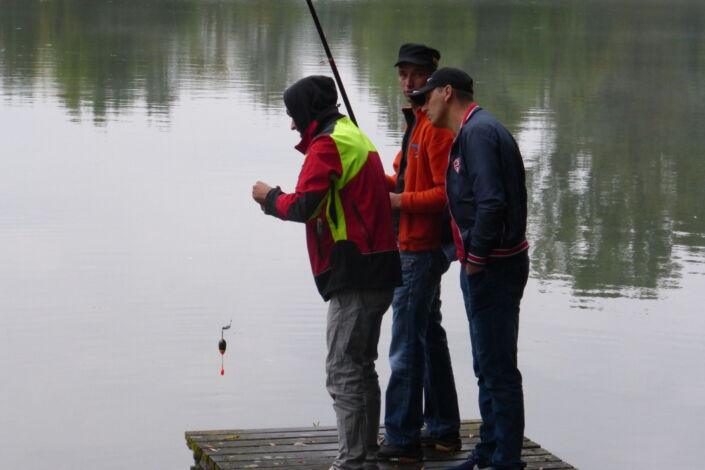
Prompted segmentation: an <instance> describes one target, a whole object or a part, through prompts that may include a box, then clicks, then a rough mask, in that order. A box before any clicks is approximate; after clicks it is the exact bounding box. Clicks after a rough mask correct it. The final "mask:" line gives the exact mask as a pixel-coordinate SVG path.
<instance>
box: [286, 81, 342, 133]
mask: <svg viewBox="0 0 705 470" xmlns="http://www.w3.org/2000/svg"><path fill="white" fill-rule="evenodd" d="M337 103H338V92H337V90H336V89H335V82H334V81H333V79H332V78H330V77H326V76H323V75H312V76H310V77H306V78H302V79H301V80H299V81H298V82H296V83H294V84H293V85H291V86H290V87H289V88H287V89H286V91H285V92H284V105H285V106H286V110H287V112H288V113H289V115H290V116H291V118H292V119H293V120H294V124H296V128H297V129H298V130H299V133H300V134H302V135H303V133H304V132H306V130H307V129H308V127H309V126H310V125H311V123H312V122H313V121H315V120H317V119H318V120H319V121H320V117H321V116H323V115H326V116H327V115H329V114H333V113H334V112H335V113H337V109H338V108H337Z"/></svg>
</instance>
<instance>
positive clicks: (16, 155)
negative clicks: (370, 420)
mask: <svg viewBox="0 0 705 470" xmlns="http://www.w3.org/2000/svg"><path fill="white" fill-rule="evenodd" d="M316 5H317V8H319V15H320V17H321V21H322V23H323V25H324V28H325V29H326V31H327V33H328V37H329V40H330V43H331V47H332V49H333V51H334V54H335V56H336V61H337V62H338V65H339V67H340V69H341V74H342V76H343V79H344V81H345V84H346V87H347V89H348V93H349V95H350V99H351V102H352V103H353V106H354V110H355V114H356V115H357V118H358V121H359V123H360V126H361V127H362V128H363V129H364V130H365V131H366V132H367V133H368V134H369V136H370V137H371V139H372V141H373V142H375V144H376V146H377V147H378V149H379V151H380V153H381V155H382V158H383V161H384V163H385V166H386V168H387V170H388V171H391V163H392V160H393V157H394V154H395V152H396V149H397V148H398V146H399V144H400V141H401V133H402V118H401V114H400V112H399V107H400V106H401V105H402V104H403V102H402V97H401V94H400V92H399V90H398V86H397V82H396V75H395V69H394V68H393V66H392V65H393V64H394V62H395V59H396V54H397V50H398V47H399V45H400V44H401V43H403V42H408V41H414V42H425V43H428V44H430V45H433V46H434V47H436V48H438V49H440V50H441V52H442V54H443V57H442V59H441V62H442V64H444V65H453V66H457V67H461V68H464V69H466V70H468V71H469V72H470V74H471V75H472V76H473V77H474V79H475V82H476V98H477V100H478V102H479V103H480V105H481V106H483V107H485V108H486V109H488V110H490V111H491V112H493V113H494V114H495V115H496V116H498V117H499V118H500V119H501V120H502V121H503V122H504V123H505V124H506V125H507V127H508V128H509V129H510V130H511V131H512V132H513V133H514V134H515V136H516V137H517V140H518V142H519V144H520V147H521V149H522V152H523V154H524V158H525V164H526V168H527V174H528V185H529V214H530V220H529V239H530V243H531V245H532V249H531V258H532V271H531V278H530V281H529V284H528V286H527V290H526V295H525V299H524V302H523V306H522V307H523V310H522V331H521V338H520V344H519V349H520V366H521V369H522V372H523V374H524V380H525V394H526V414H527V427H526V434H527V435H528V436H530V437H531V438H532V439H534V440H536V441H538V442H540V443H541V444H542V445H544V447H546V448H548V449H550V450H551V451H553V452H555V453H556V454H557V455H559V456H560V457H562V458H564V459H565V460H567V461H569V462H570V463H572V464H573V465H575V466H576V467H578V468H583V469H589V468H595V469H597V468H599V469H628V468H663V467H668V468H688V469H697V468H702V462H703V459H704V458H705V451H704V450H703V446H702V443H701V439H702V435H703V434H704V433H705V404H704V403H703V400H702V398H703V396H705V333H704V331H705V315H703V304H704V302H705V205H704V204H703V201H704V200H705V158H704V157H705V155H704V154H705V132H703V129H705V88H703V86H702V83H703V77H705V5H704V4H703V3H702V2H700V1H690V0H678V1H666V0H662V1H659V0H645V1H632V0H624V1H614V2H612V1H606V0H603V1H600V0H591V1H581V2H579V1H557V0H556V1H540V2H539V1H531V2H520V1H508V0H500V1H491V2H490V1H451V0H438V1H434V2H426V1H424V2H422V1H419V0H406V1H391V0H390V1H385V2H373V1H369V0H351V1H328V2H321V1H319V2H317V3H316ZM324 59H325V55H324V53H323V49H322V47H321V45H320V42H319V40H318V37H317V35H316V31H315V29H314V26H313V22H312V21H311V18H310V17H309V15H308V10H307V8H306V5H305V2H304V1H303V0H300V1H299V0H296V1H294V0H279V1H274V0H252V1H215V0H206V1H195V0H163V1H159V0H154V1H152V2H151V3H146V2H142V1H138V0H112V1H101V2H97V1H95V0H73V1H69V0H66V1H60V0H46V1H35V0H0V126H1V127H0V128H1V129H2V131H1V133H0V374H1V375H2V384H1V385H0V459H1V460H2V467H3V468H20V467H21V468H29V469H40V468H52V469H76V468H86V469H88V468H101V469H124V468H158V469H162V468H163V469H167V468H187V467H188V465H189V464H190V461H191V455H190V452H189V451H188V450H187V449H186V446H185V444H184V438H183V432H184V431H185V430H191V429H210V428H233V427H247V428H250V427H278V426H306V425H311V424H312V423H321V424H331V423H333V422H334V415H333V411H332V408H331V403H330V398H329V397H328V396H327V394H326V391H325V388H324V354H325V343H324V321H325V309H326V306H325V305H324V304H323V302H322V301H321V300H320V298H319V297H318V296H317V294H316V290H315V287H314V284H313V281H312V279H311V276H310V272H309V264H308V259H307V255H306V253H305V250H304V231H303V227H302V226H300V225H297V224H293V223H282V222H281V221H278V220H276V219H273V218H270V217H264V216H263V215H262V214H261V212H260V210H259V208H258V207H257V206H256V205H255V204H254V203H253V202H252V201H251V199H250V189H251V186H252V184H253V183H254V182H255V181H256V180H258V179H262V180H264V181H267V182H269V183H272V184H280V185H282V186H283V187H284V188H285V189H287V188H288V189H291V188H292V187H293V184H294V182H295V181H296V176H297V174H298V170H299V168H300V165H301V156H300V155H299V154H298V153H297V152H295V151H294V150H293V149H292V146H293V145H295V144H296V143H297V141H298V139H297V135H296V134H295V133H293V132H291V131H290V130H289V120H288V118H287V116H286V115H285V113H284V111H283V109H282V101H281V94H282V91H283V90H284V89H285V88H286V86H287V85H288V84H291V83H292V82H293V81H295V80H296V79H298V78H300V77H302V76H305V75H307V74H312V73H318V74H321V73H322V74H329V71H328V69H327V63H326V62H325V60H324ZM457 269H458V268H457V265H456V266H453V267H452V268H451V271H450V272H449V274H448V275H447V276H446V277H445V278H444V281H443V289H444V291H443V301H444V323H445V325H446V329H447V331H448V335H449V342H450V347H451V354H452V358H453V364H454V367H455V370H456V374H457V377H456V380H457V383H458V389H459V395H460V400H461V402H460V406H461V414H462V416H463V417H464V418H476V417H477V416H478V411H477V405H476V399H477V394H476V387H475V385H474V378H473V376H472V369H471V359H470V350H469V339H468V332H467V321H466V319H465V314H464V310H463V307H462V301H461V294H460V290H459V288H458V285H457V275H456V274H457ZM231 319H232V322H233V327H232V329H231V330H230V331H229V332H228V333H227V336H226V339H227V340H228V344H229V347H228V352H227V353H226V355H225V371H226V373H225V375H224V376H222V377H221V376H220V374H219V370H220V356H219V354H218V351H217V342H218V340H219V339H220V327H221V326H223V325H225V324H227V323H228V322H229V321H230V320H231ZM389 331H390V318H389V316H387V318H386V319H385V322H384V324H383V337H382V340H381V342H380V360H379V361H378V366H379V367H378V368H379V371H380V380H381V384H382V387H383V388H384V387H385V386H386V382H387V379H388V376H389V368H388V360H387V350H388V346H389Z"/></svg>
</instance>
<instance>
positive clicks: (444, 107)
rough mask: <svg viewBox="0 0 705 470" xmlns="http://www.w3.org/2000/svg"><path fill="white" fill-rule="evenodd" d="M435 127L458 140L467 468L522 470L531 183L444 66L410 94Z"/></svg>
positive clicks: (455, 189) (455, 191) (454, 177)
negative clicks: (469, 426)
mask: <svg viewBox="0 0 705 470" xmlns="http://www.w3.org/2000/svg"><path fill="white" fill-rule="evenodd" d="M412 98H413V99H415V100H416V101H417V103H424V110H425V111H426V114H427V116H428V118H429V119H430V120H431V122H432V123H433V125H434V126H436V127H443V128H447V129H450V130H451V131H452V132H454V133H455V141H454V143H453V147H452V148H451V152H450V158H449V164H448V171H447V174H446V192H447V195H448V205H449V208H450V212H451V219H452V225H453V227H452V228H453V237H454V240H455V245H456V253H457V256H458V259H459V260H460V261H461V263H462V265H463V266H462V269H461V272H460V285H461V288H462V291H463V297H464V300H465V310H466V313H467V316H468V321H469V322H470V341H471V344H472V354H473V369H474V371H475V375H476V376H477V380H478V386H479V405H480V414H481V416H482V425H481V427H480V442H479V443H478V444H477V445H476V446H475V449H474V450H473V451H472V452H471V454H470V456H469V458H468V460H467V461H466V462H464V463H463V464H461V465H459V466H457V467H453V468H454V469H455V470H470V469H473V468H476V467H477V468H484V467H489V466H492V468H495V469H521V468H523V467H524V466H525V464H524V462H522V460H521V448H522V441H523V435H524V398H523V391H522V379H521V373H520V372H519V369H518V367H517V339H518V335H519V304H520V301H521V297H522V295H523V293H524V287H525V285H526V281H527V278H528V273H529V257H528V247H529V245H528V243H527V241H526V212H527V211H526V183H525V174H524V165H523V163H522V158H521V153H520V152H519V148H518V146H517V144H516V142H515V141H514V138H513V137H512V135H511V134H510V133H509V131H507V129H506V128H505V127H504V126H502V124H500V123H499V121H497V119H495V117H494V116H492V115H491V114H490V113H488V112H487V111H484V110H483V109H482V108H480V107H478V106H477V104H476V103H475V102H474V101H473V81H472V78H470V76H469V75H468V74H466V73H465V72H463V71H461V70H458V69H452V68H443V69H439V70H437V71H436V72H435V73H434V74H433V75H431V77H429V79H428V81H427V82H426V85H425V86H424V87H422V88H421V89H419V90H417V91H415V92H414V93H413V94H412Z"/></svg>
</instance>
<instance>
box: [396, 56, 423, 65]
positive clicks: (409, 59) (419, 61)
mask: <svg viewBox="0 0 705 470" xmlns="http://www.w3.org/2000/svg"><path fill="white" fill-rule="evenodd" d="M401 64H415V65H424V66H429V67H430V66H431V65H433V64H432V63H429V62H428V61H427V60H423V59H418V58H416V57H400V58H399V60H398V61H397V63H396V64H394V66H395V67H399V66H400V65H401Z"/></svg>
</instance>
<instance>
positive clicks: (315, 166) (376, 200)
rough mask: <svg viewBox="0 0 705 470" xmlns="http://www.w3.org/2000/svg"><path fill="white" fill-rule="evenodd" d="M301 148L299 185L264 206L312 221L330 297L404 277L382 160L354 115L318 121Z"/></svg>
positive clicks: (313, 245) (317, 261)
mask: <svg viewBox="0 0 705 470" xmlns="http://www.w3.org/2000/svg"><path fill="white" fill-rule="evenodd" d="M297 149H298V150H300V151H301V152H303V153H304V154H305V155H306V157H305V159H304V163H303V167H302V168H301V173H300V174H299V179H298V182H297V183H296V191H295V192H293V193H291V194H285V193H283V192H282V191H281V189H280V188H278V187H277V188H274V189H272V190H271V191H270V192H269V194H268V195H267V199H266V201H265V204H264V210H265V212H266V213H267V214H271V215H275V216H276V217H279V218H281V219H285V220H294V221H298V222H305V223H306V242H307V245H308V252H309V257H310V259H311V268H312V270H313V275H314V277H315V280H316V285H317V287H318V290H319V292H320V294H321V296H323V298H324V299H326V300H327V299H328V298H330V295H331V294H332V293H334V292H335V291H337V290H340V289H344V288H387V287H396V286H398V285H399V284H400V283H401V270H400V263H399V253H398V251H397V246H396V240H395V237H394V229H393V227H392V214H391V206H390V204H389V195H388V193H387V188H386V182H385V177H384V169H383V168H382V162H381V160H380V158H379V155H378V154H377V151H376V150H375V148H374V146H373V145H372V143H371V142H370V141H369V139H368V138H367V136H365V134H363V133H362V131H360V130H359V129H358V128H357V126H355V124H353V122H352V121H351V120H350V119H349V118H347V117H344V116H341V115H339V114H336V115H334V116H331V117H329V118H328V119H327V120H326V121H325V122H322V123H321V124H320V125H319V123H318V122H317V121H314V122H313V123H311V125H310V126H309V127H308V129H307V130H306V132H304V134H303V138H302V141H301V143H300V144H299V145H297Z"/></svg>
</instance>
